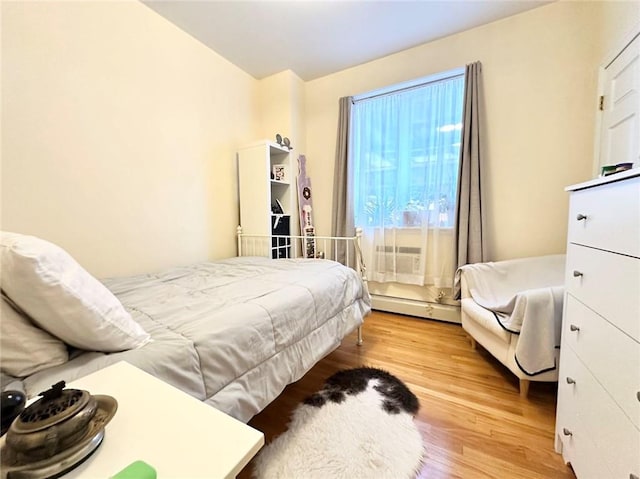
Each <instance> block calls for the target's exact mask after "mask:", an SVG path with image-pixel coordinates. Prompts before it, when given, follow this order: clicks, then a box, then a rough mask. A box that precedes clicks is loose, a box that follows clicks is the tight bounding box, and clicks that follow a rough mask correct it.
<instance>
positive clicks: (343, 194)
mask: <svg viewBox="0 0 640 479" xmlns="http://www.w3.org/2000/svg"><path fill="white" fill-rule="evenodd" d="M351 105H353V97H350V96H345V97H342V98H340V103H339V116H338V137H337V140H336V162H335V167H334V170H333V210H332V211H333V217H332V220H331V236H354V235H355V226H354V224H353V223H354V212H353V197H352V194H353V193H352V191H351V188H350V186H349V185H350V183H351V179H352V167H351V165H349V158H348V157H349V135H350V131H349V130H350V123H351ZM346 254H347V252H346V249H345V247H344V246H342V245H339V248H338V258H337V260H338V261H340V262H342V263H344V262H345V261H346ZM349 259H350V262H353V261H354V260H355V257H354V255H353V252H351V251H350V252H349Z"/></svg>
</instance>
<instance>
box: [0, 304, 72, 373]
mask: <svg viewBox="0 0 640 479" xmlns="http://www.w3.org/2000/svg"><path fill="white" fill-rule="evenodd" d="M1 301H2V303H1V305H0V365H2V372H3V373H5V374H9V375H11V376H14V377H25V376H29V375H30V374H33V373H36V372H38V371H41V370H42V369H46V368H48V367H51V366H58V365H60V364H63V363H65V362H67V360H68V359H69V354H68V352H67V347H66V346H65V344H64V343H63V342H62V341H60V340H59V339H56V338H54V337H53V336H51V335H50V334H49V333H47V332H46V331H44V330H42V329H40V328H39V327H37V326H36V325H34V324H33V323H32V322H31V321H30V320H29V318H27V317H25V316H23V315H22V314H20V312H18V311H16V310H15V309H14V308H13V307H12V306H11V305H10V304H9V302H7V300H6V299H5V298H4V297H3V298H2V299H1Z"/></svg>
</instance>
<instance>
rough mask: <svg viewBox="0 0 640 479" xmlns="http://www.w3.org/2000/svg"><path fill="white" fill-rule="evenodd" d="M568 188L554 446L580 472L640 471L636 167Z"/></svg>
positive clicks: (607, 477) (634, 474) (601, 475)
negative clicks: (566, 237) (564, 288)
mask: <svg viewBox="0 0 640 479" xmlns="http://www.w3.org/2000/svg"><path fill="white" fill-rule="evenodd" d="M567 191H569V192H570V195H571V197H570V206H569V229H568V244H567V267H566V271H567V273H566V279H565V283H566V293H565V302H564V317H563V326H562V345H561V350H560V372H559V379H558V408H557V416H556V438H555V447H556V451H557V452H559V453H562V455H563V457H564V460H565V461H566V462H569V463H571V465H572V467H573V469H574V471H575V473H576V476H577V477H578V479H587V478H594V479H614V478H619V479H640V169H634V170H629V171H626V172H624V173H617V174H614V175H611V176H608V177H606V178H598V179H596V180H592V181H589V182H586V183H581V184H578V185H573V186H570V187H568V188H567Z"/></svg>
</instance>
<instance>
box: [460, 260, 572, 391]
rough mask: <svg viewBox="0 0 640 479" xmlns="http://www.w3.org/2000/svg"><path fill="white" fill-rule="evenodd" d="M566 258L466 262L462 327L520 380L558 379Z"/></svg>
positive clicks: (523, 388) (524, 382)
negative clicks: (467, 263) (468, 263)
mask: <svg viewBox="0 0 640 479" xmlns="http://www.w3.org/2000/svg"><path fill="white" fill-rule="evenodd" d="M564 269H565V256H564V255H551V256H539V257H531V258H521V259H514V260H506V261H498V262H489V263H476V264H470V265H465V266H463V267H461V268H459V269H458V271H457V272H456V281H459V284H460V288H461V316H462V327H463V329H464V330H465V331H466V332H467V334H469V336H470V337H471V344H472V347H473V348H474V349H475V347H476V343H479V344H480V345H482V347H484V348H485V349H486V350H487V351H488V352H489V353H491V354H492V355H493V356H494V357H495V358H496V359H497V360H498V361H500V362H501V363H502V364H503V365H504V366H506V367H507V368H508V369H509V370H510V371H511V372H512V373H513V374H515V375H516V377H517V378H518V379H519V380H520V384H519V386H520V395H521V396H522V397H527V394H528V391H529V384H530V381H549V382H552V381H557V380H558V367H559V362H558V358H559V352H560V349H559V347H560V332H561V326H562V304H563V295H564V286H563V284H564Z"/></svg>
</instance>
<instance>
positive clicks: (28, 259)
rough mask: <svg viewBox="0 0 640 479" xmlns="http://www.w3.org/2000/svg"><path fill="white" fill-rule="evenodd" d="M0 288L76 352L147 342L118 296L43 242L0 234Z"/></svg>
mask: <svg viewBox="0 0 640 479" xmlns="http://www.w3.org/2000/svg"><path fill="white" fill-rule="evenodd" d="M0 248H1V249H2V251H1V258H0V259H1V265H2V278H1V282H0V284H1V286H2V290H3V291H4V292H5V293H6V295H7V296H9V298H10V299H11V300H12V301H14V302H15V303H16V304H17V305H18V307H19V308H20V309H22V310H23V311H24V312H25V313H26V314H28V315H29V316H30V317H31V319H32V320H33V322H34V323H36V324H37V325H38V326H40V327H41V328H42V329H45V330H46V331H48V332H50V333H51V334H53V335H54V336H56V337H57V338H59V339H61V340H62V341H64V342H65V343H67V344H70V345H71V346H75V347H76V348H80V349H86V350H89V351H103V352H115V351H124V350H127V349H133V348H137V347H140V346H142V345H143V344H146V343H147V342H148V341H149V340H150V336H149V334H148V333H146V332H145V331H144V329H142V327H141V326H140V325H139V324H138V323H136V322H135V321H134V320H133V319H132V318H131V315H130V314H129V313H128V312H127V311H126V310H125V309H124V307H123V306H122V304H121V303H120V301H119V300H118V298H116V297H115V296H114V295H113V293H111V291H109V290H108V289H107V287H106V286H104V285H103V284H102V283H101V282H100V281H98V280H97V279H95V278H94V277H93V276H91V275H90V274H89V273H88V272H87V271H85V270H84V269H83V268H82V266H80V265H79V264H78V263H77V262H76V261H75V260H74V259H73V258H72V257H71V256H70V255H69V254H68V253H67V252H66V251H64V250H63V249H62V248H60V247H59V246H56V245H54V244H52V243H49V242H48V241H45V240H42V239H40V238H36V237H35V236H26V235H21V234H17V233H7V232H2V233H1V239H0Z"/></svg>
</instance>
